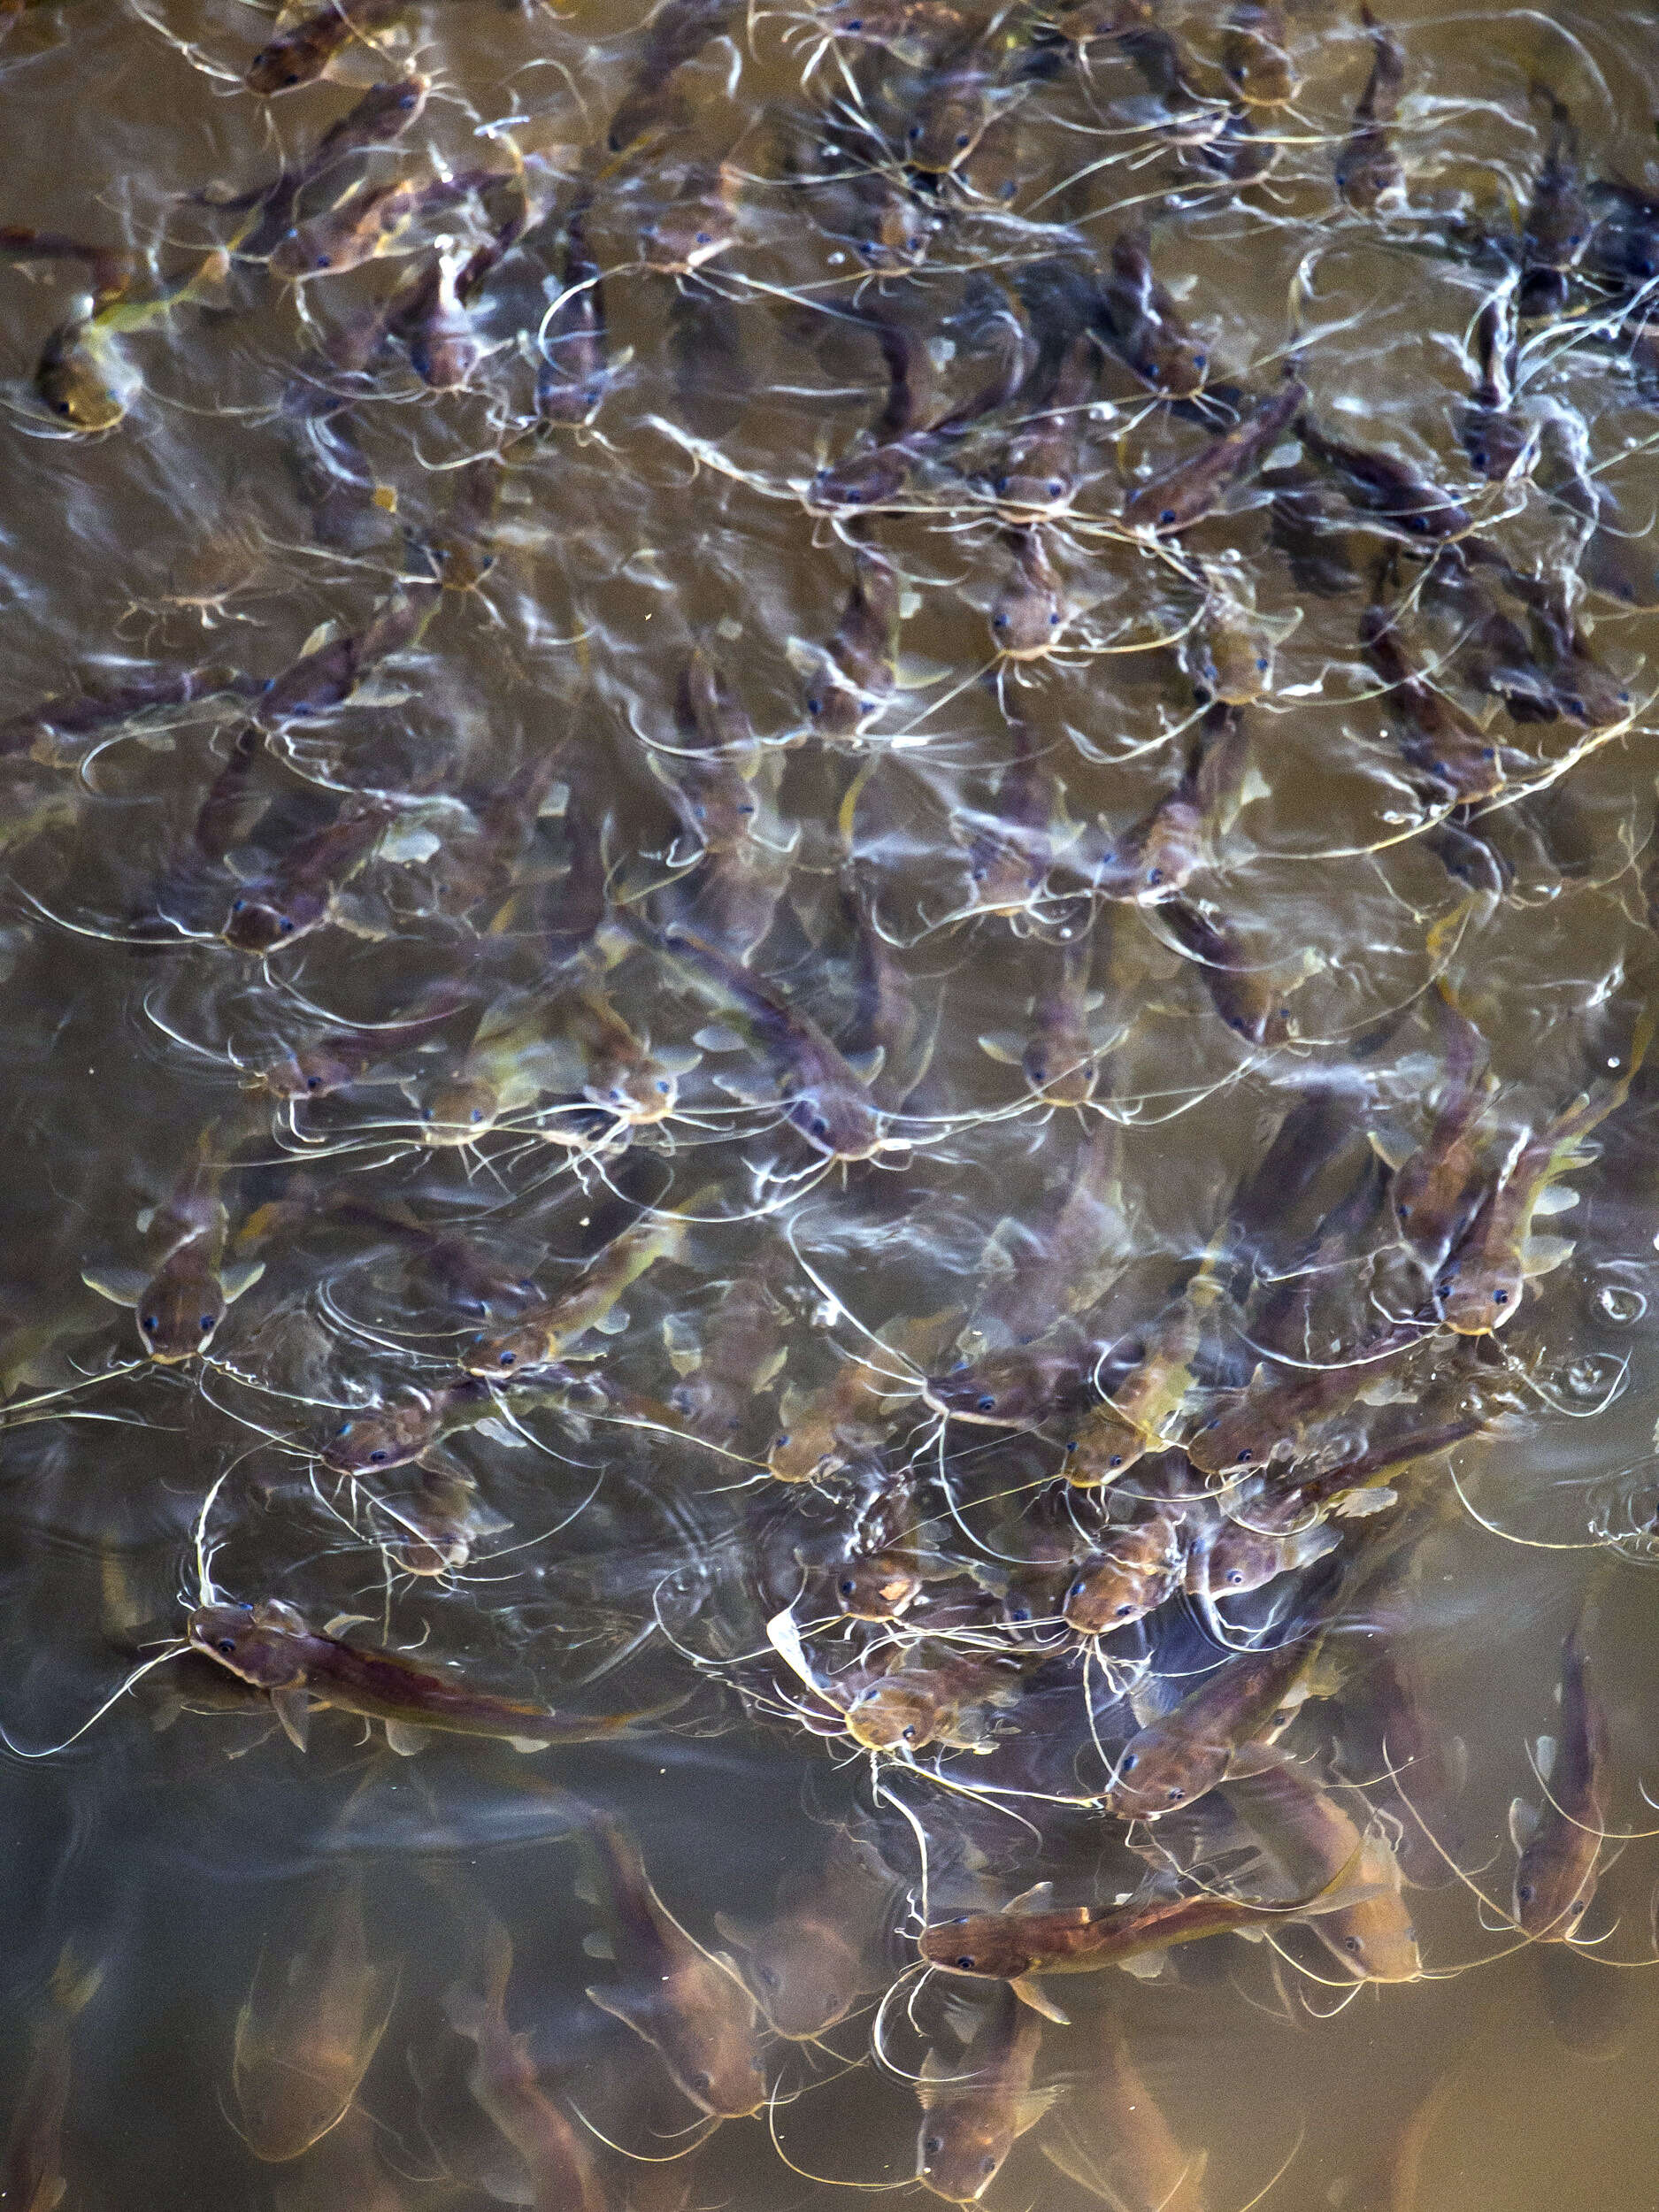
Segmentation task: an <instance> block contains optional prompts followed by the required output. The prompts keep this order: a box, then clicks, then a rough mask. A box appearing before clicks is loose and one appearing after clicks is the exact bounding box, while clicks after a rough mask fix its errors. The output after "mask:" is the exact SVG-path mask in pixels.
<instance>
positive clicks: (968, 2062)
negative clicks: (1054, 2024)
mask: <svg viewBox="0 0 1659 2212" xmlns="http://www.w3.org/2000/svg"><path fill="white" fill-rule="evenodd" d="M946 2017H947V2018H948V2019H949V2022H950V2024H951V2026H952V2028H953V2030H954V2031H955V2032H956V2033H957V2034H958V2035H959V2036H960V2038H961V2039H962V2041H963V2043H964V2046H965V2047H964V2049H963V2050H962V2052H961V2053H960V2055H957V2056H956V2057H955V2058H953V2059H947V2058H943V2057H941V2054H940V2053H939V2052H938V2051H937V2050H930V2051H929V2052H928V2054H927V2056H926V2058H925V2059H924V2060H923V2062H922V2070H921V2074H920V2077H919V2078H918V2081H917V2085H916V2094H917V2099H918V2102H919V2103H920V2105H921V2108H922V2126H921V2132H920V2135H919V2137H918V2140H917V2146H916V2178H917V2179H918V2181H919V2182H920V2183H921V2184H922V2185H923V2186H924V2188H926V2189H930V2190H932V2192H933V2194H934V2196H936V2197H943V2198H944V2200H945V2201H946V2202H947V2203H948V2204H977V2203H978V2202H979V2200H980V2198H981V2197H982V2196H983V2195H984V2194H985V2193H986V2191H987V2189H988V2188H989V2187H990V2185H991V2184H992V2183H993V2182H994V2181H995V2179H996V2177H997V2175H998V2174H999V2173H1000V2172H1001V2171H1002V2164H1003V2162H1004V2160H1005V2159H1006V2158H1007V2156H1008V2154H1009V2153H1010V2151H1011V2150H1012V2149H1013V2147H1014V2145H1015V2143H1016V2142H1017V2141H1018V2139H1019V2138H1020V2137H1021V2136H1022V2135H1024V2134H1025V2131H1027V2129H1029V2128H1033V2127H1035V2126H1036V2124H1037V2123H1038V2121H1039V2120H1040V2119H1041V2117H1042V2116H1043V2114H1044V2113H1045V2112H1046V2111H1047V2110H1048V2108H1049V2106H1050V2105H1051V2104H1052V2103H1053V2102H1054V2101H1055V2099H1056V2096H1057V2095H1058V2094H1059V2092H1058V2090H1057V2089H1033V2087H1032V2085H1031V2078H1032V2073H1033V2070H1034V2068H1035V2066H1036V2063H1037V2054H1038V2052H1039V2050H1040V2049H1041V2043H1042V2026H1041V2022H1040V2021H1038V2020H1037V2019H1036V2018H1035V2017H1033V2015H1032V2013H1031V2012H1030V2011H1028V2010H1027V2009H1026V2008H1025V2007H1024V2006H1023V2005H1019V2004H1017V2003H1016V2002H1015V2001H1014V2000H1013V1999H1012V1998H1011V1997H1010V1996H1006V1995H1004V1994H1003V1993H1001V1992H999V1993H998V1995H997V2001H996V2003H995V2006H994V2007H993V2008H992V2010H991V2011H990V2012H989V2013H988V2014H987V2016H985V2017H984V2018H983V2019H976V2018H975V2016H974V2015H973V2014H972V2012H969V2011H967V2010H966V2009H965V2008H963V2009H962V2010H961V2011H960V2012H959V2011H958V2010H957V2008H956V2007H954V2006H953V2007H949V2008H947V2013H946Z"/></svg>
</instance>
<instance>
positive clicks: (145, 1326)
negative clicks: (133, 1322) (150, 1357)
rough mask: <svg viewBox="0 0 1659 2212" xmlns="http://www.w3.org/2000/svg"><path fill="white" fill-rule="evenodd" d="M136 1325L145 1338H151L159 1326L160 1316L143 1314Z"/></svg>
mask: <svg viewBox="0 0 1659 2212" xmlns="http://www.w3.org/2000/svg"><path fill="white" fill-rule="evenodd" d="M138 1325H139V1327H140V1328H141V1329H142V1330H143V1332H144V1333H145V1334H146V1335H147V1336H153V1335H154V1334H155V1333H156V1331H157V1329H158V1328H159V1327H160V1326H161V1316H160V1315H159V1314H158V1313H147V1314H144V1315H142V1316H141V1317H140V1320H139V1324H138Z"/></svg>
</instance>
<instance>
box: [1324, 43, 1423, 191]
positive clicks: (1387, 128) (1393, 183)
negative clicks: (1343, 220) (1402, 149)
mask: <svg viewBox="0 0 1659 2212" xmlns="http://www.w3.org/2000/svg"><path fill="white" fill-rule="evenodd" d="M1360 21H1361V22H1362V23H1363V25H1364V27H1365V30H1366V34H1367V35H1368V36H1369V38H1370V40H1371V74H1370V75H1369V76H1368V77H1367V78H1366V80H1365V89H1364V91H1363V92H1362V93H1361V95H1360V96H1359V104H1358V105H1357V106H1356V109H1355V110H1354V120H1353V123H1352V125H1351V126H1350V127H1349V130H1348V136H1347V137H1346V138H1345V139H1344V140H1343V142H1342V143H1341V145H1340V147H1339V148H1338V149H1337V157H1336V188H1337V190H1338V191H1339V192H1340V194H1341V195H1342V197H1343V198H1344V200H1346V201H1347V203H1348V205H1349V206H1350V207H1352V208H1356V209H1357V210H1358V211H1360V213H1361V214H1364V215H1369V214H1371V212H1372V211H1374V210H1375V209H1376V208H1377V206H1378V205H1379V203H1380V202H1382V201H1383V200H1385V199H1393V198H1397V197H1398V196H1400V194H1401V193H1402V191H1403V190H1404V188H1405V171H1404V169H1403V168H1402V165H1401V161H1400V156H1399V154H1398V153H1397V152H1396V151H1395V150H1394V118H1395V116H1396V115H1397V114H1398V113H1399V111H1400V95H1401V93H1402V91H1403V90H1404V88H1405V81H1406V57H1405V49H1404V48H1403V47H1402V45H1401V43H1400V42H1399V40H1398V39H1397V38H1396V37H1395V36H1394V33H1393V32H1392V31H1391V30H1390V29H1389V28H1388V27H1387V25H1386V23H1379V21H1378V20H1377V19H1376V17H1375V16H1374V15H1373V14H1372V13H1371V9H1370V6H1369V5H1368V4H1367V0H1360Z"/></svg>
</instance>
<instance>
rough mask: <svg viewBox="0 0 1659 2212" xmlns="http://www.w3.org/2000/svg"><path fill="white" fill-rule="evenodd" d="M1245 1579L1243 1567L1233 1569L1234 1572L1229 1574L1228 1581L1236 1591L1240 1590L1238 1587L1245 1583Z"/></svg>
mask: <svg viewBox="0 0 1659 2212" xmlns="http://www.w3.org/2000/svg"><path fill="white" fill-rule="evenodd" d="M1243 1579H1244V1570H1243V1569H1242V1568H1241V1567H1234V1568H1233V1569H1232V1571H1230V1572H1229V1574H1228V1576H1227V1580H1228V1582H1229V1583H1231V1585H1232V1586H1233V1588H1234V1589H1235V1590H1236V1589H1237V1588H1238V1586H1239V1585H1240V1583H1241V1582H1242V1581H1243Z"/></svg>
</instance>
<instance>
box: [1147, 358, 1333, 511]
mask: <svg viewBox="0 0 1659 2212" xmlns="http://www.w3.org/2000/svg"><path fill="white" fill-rule="evenodd" d="M1307 398H1308V390H1307V387H1306V386H1305V385H1304V384H1302V383H1301V382H1299V381H1298V380H1297V379H1296V378H1294V376H1293V377H1289V378H1287V379H1286V382H1285V386H1284V388H1283V390H1282V391H1279V392H1278V393H1276V394H1275V395H1274V396H1272V397H1271V398H1270V399H1265V400H1263V401H1262V402H1261V403H1260V404H1259V405H1258V406H1257V407H1256V410H1255V411H1254V412H1253V413H1251V414H1248V415H1245V416H1243V417H1241V418H1240V420H1239V421H1238V422H1237V423H1235V424H1234V426H1233V428H1232V429H1231V430H1226V431H1224V432H1223V433H1222V434H1221V435H1220V436H1219V437H1218V438H1212V439H1211V440H1210V443H1209V444H1208V445H1207V446H1205V447H1204V448H1203V449H1202V451H1201V452H1199V453H1196V454H1194V456H1193V457H1192V458H1191V459H1190V460H1187V461H1181V462H1178V463H1177V464H1176V465H1175V466H1174V467H1173V468H1171V469H1165V470H1164V472H1162V473H1161V474H1160V475H1157V476H1155V477H1153V478H1152V479H1151V480H1150V481H1149V482H1148V483H1145V484H1140V485H1137V486H1136V488H1135V489H1134V490H1133V492H1131V494H1130V495H1129V497H1128V498H1127V499H1126V500H1125V502H1124V511H1123V518H1124V521H1125V525H1126V526H1128V527H1129V528H1130V529H1132V530H1142V531H1150V532H1151V533H1152V534H1154V535H1155V536H1157V537H1164V536H1170V535H1172V534H1175V533H1176V532H1178V531H1181V530H1188V529H1190V528H1191V527H1192V526H1193V525H1194V523H1196V522H1202V519H1203V518H1204V517H1205V516H1206V515H1209V514H1213V513H1214V511H1215V510H1216V509H1217V506H1219V504H1220V503H1221V502H1222V500H1223V499H1225V497H1226V495H1227V494H1228V493H1229V492H1230V491H1232V490H1233V489H1234V488H1235V487H1236V486H1238V485H1239V484H1240V483H1242V482H1243V480H1244V479H1245V478H1246V477H1247V476H1248V475H1249V474H1250V472H1251V471H1252V470H1253V469H1255V468H1256V466H1257V465H1258V464H1259V463H1260V462H1262V461H1263V459H1265V457H1266V456H1267V455H1268V454H1269V453H1270V452H1271V450H1272V448H1273V446H1274V445H1275V444H1276V443H1277V442H1278V441H1279V438H1280V437H1281V436H1282V435H1283V434H1284V433H1285V432H1286V430H1287V429H1288V428H1289V426H1290V425H1291V424H1292V423H1293V422H1294V420H1295V419H1296V417H1297V415H1298V414H1299V413H1300V412H1301V411H1302V408H1303V406H1304V405H1305V404H1306V403H1307Z"/></svg>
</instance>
